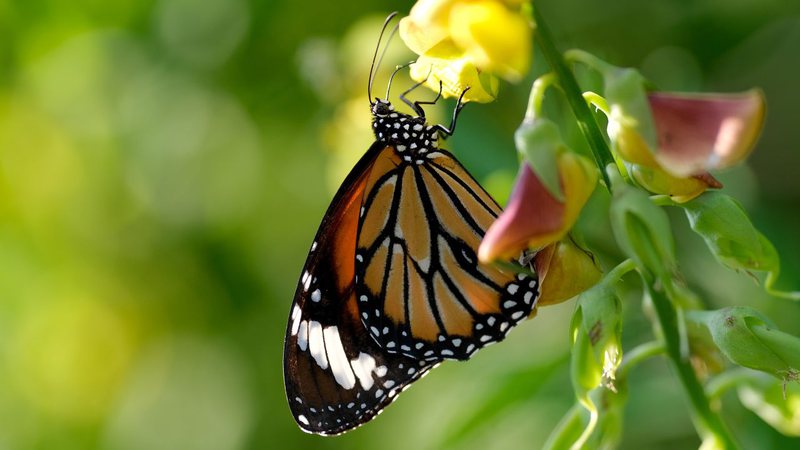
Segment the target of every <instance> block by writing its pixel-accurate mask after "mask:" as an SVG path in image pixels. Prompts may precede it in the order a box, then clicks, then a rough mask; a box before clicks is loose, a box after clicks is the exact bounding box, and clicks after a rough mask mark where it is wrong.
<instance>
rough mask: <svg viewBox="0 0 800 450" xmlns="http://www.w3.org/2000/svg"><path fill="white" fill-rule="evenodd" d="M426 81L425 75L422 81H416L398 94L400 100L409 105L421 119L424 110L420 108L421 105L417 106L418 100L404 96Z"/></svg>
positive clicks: (423, 116) (423, 115)
mask: <svg viewBox="0 0 800 450" xmlns="http://www.w3.org/2000/svg"><path fill="white" fill-rule="evenodd" d="M426 81H428V77H425V79H424V80H422V81H420V82H418V83H416V84H415V85H413V86H411V87H410V88H408V89H407V90H406V91H405V92H403V93H402V94H400V100H402V101H403V103H405V104H406V105H408V106H409V107H410V108H411V109H413V110H414V112H415V113H417V115H418V116H419V117H422V118H423V119H424V118H425V110H423V109H422V107H421V106H419V102H412V101H411V100H409V99H408V98H407V97H406V95H408V94H409V93H411V91H413V90H414V89H416V88H418V87H420V86H422V85H423V84H425V82H426Z"/></svg>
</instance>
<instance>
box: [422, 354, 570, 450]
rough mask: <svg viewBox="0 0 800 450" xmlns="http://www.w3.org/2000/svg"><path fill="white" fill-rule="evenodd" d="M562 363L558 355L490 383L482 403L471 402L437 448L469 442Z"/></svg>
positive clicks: (534, 393) (527, 396)
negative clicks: (467, 409) (465, 413)
mask: <svg viewBox="0 0 800 450" xmlns="http://www.w3.org/2000/svg"><path fill="white" fill-rule="evenodd" d="M565 363H566V358H558V359H556V360H554V361H551V362H550V363H548V364H545V365H542V366H534V367H530V368H526V369H524V370H521V371H518V372H514V373H510V374H508V375H507V376H505V377H504V378H503V379H502V380H501V381H500V382H498V383H496V384H495V385H494V388H493V390H492V392H490V393H488V394H487V395H486V397H485V398H484V400H483V402H482V403H478V404H475V405H473V407H472V408H471V409H470V411H469V412H468V414H467V415H465V416H464V417H463V418H462V420H461V421H460V422H458V423H457V424H456V425H454V426H452V427H450V429H448V430H447V432H446V433H445V434H444V437H443V438H442V440H441V442H440V443H439V445H438V446H437V448H451V447H457V446H459V445H461V444H463V443H464V442H467V441H469V440H470V438H471V437H472V436H474V434H475V432H476V431H478V430H480V429H483V428H484V427H487V426H491V424H492V423H494V422H497V421H499V420H500V418H501V417H502V416H503V415H505V414H506V413H507V412H508V411H509V410H512V409H514V408H516V407H517V406H519V405H520V404H522V403H525V402H529V401H531V400H532V399H533V398H535V397H536V396H537V395H538V394H539V393H540V391H541V389H542V387H543V386H544V385H545V383H544V380H547V379H548V378H550V377H552V376H553V375H554V374H555V373H556V372H558V371H559V370H560V369H562V368H564V366H565Z"/></svg>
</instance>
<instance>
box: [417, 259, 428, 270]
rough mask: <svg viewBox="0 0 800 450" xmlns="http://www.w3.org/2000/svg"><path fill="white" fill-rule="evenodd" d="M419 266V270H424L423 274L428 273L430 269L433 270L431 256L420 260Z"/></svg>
mask: <svg viewBox="0 0 800 450" xmlns="http://www.w3.org/2000/svg"><path fill="white" fill-rule="evenodd" d="M417 264H419V268H420V269H422V271H423V272H425V273H428V269H430V268H431V258H430V256H429V257H427V258H425V259H421V260H419V262H418V263H417Z"/></svg>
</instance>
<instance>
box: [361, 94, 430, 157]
mask: <svg viewBox="0 0 800 450" xmlns="http://www.w3.org/2000/svg"><path fill="white" fill-rule="evenodd" d="M372 131H373V132H374V133H375V138H376V139H377V140H378V141H379V142H385V143H386V144H388V145H391V146H393V147H394V148H395V150H397V152H398V153H399V154H401V155H402V156H403V159H404V160H406V161H409V162H410V161H412V160H417V161H421V160H419V158H420V157H422V156H425V155H426V154H427V153H429V152H432V151H434V150H436V149H437V148H438V141H439V130H438V129H437V128H436V127H434V126H430V125H428V124H427V123H426V122H425V118H423V117H415V116H411V115H409V114H403V113H400V112H397V111H395V110H394V107H393V106H392V105H391V104H390V103H388V102H383V101H381V100H378V101H377V102H376V103H375V104H374V105H373V106H372Z"/></svg>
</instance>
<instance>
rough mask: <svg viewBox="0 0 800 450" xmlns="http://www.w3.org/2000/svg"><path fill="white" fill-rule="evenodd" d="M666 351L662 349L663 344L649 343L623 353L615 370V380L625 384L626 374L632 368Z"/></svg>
mask: <svg viewBox="0 0 800 450" xmlns="http://www.w3.org/2000/svg"><path fill="white" fill-rule="evenodd" d="M666 351H667V349H666V347H664V343H663V342H661V341H651V342H646V343H644V344H641V345H639V346H637V347H635V348H634V349H633V350H631V351H629V352H625V356H624V357H623V358H622V362H621V363H620V365H619V368H617V380H619V382H620V383H625V382H626V379H627V377H628V372H630V370H631V369H632V368H633V367H635V366H636V365H638V364H639V363H641V362H642V361H644V360H646V359H649V358H652V357H653V356H656V355H661V354H663V353H664V352H666Z"/></svg>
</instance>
